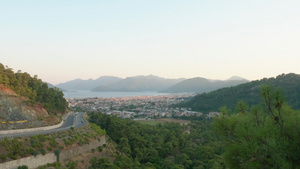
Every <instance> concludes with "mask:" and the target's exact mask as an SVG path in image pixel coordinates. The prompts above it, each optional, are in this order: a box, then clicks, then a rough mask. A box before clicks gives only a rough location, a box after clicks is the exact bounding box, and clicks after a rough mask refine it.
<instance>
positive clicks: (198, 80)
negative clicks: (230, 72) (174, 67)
mask: <svg viewBox="0 0 300 169" xmlns="http://www.w3.org/2000/svg"><path fill="white" fill-rule="evenodd" d="M246 82H249V81H248V80H246V79H244V78H241V77H237V76H233V77H231V78H229V79H228V80H224V81H222V80H209V79H205V78H202V77H195V78H191V79H186V80H184V81H182V82H179V83H177V84H175V85H173V86H171V87H170V88H168V89H166V90H163V91H162V92H167V93H179V92H195V93H204V92H210V91H213V90H216V89H220V88H223V87H230V86H236V85H239V84H242V83H246Z"/></svg>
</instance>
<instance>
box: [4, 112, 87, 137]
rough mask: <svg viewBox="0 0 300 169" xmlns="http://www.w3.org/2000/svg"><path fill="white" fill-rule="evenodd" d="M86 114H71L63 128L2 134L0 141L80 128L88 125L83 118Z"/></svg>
mask: <svg viewBox="0 0 300 169" xmlns="http://www.w3.org/2000/svg"><path fill="white" fill-rule="evenodd" d="M83 114H84V112H76V113H74V114H71V115H69V116H67V117H66V118H65V121H64V123H63V124H62V125H61V127H58V128H55V129H50V130H39V131H32V132H20V133H14V134H1V135H0V139H4V138H5V137H8V138H13V137H24V136H33V135H39V134H50V133H55V132H60V131H64V130H69V129H70V128H71V127H74V128H79V127H83V126H85V125H87V122H86V121H85V120H84V118H83Z"/></svg>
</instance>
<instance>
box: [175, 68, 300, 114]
mask: <svg viewBox="0 0 300 169" xmlns="http://www.w3.org/2000/svg"><path fill="white" fill-rule="evenodd" d="M264 84H269V85H271V86H273V87H275V88H278V87H279V88H280V90H281V92H282V93H283V96H284V98H285V99H286V102H287V103H288V104H289V105H290V106H291V107H292V108H294V109H300V75H297V74H294V73H290V74H282V75H279V76H277V77H276V78H264V79H261V80H256V81H252V82H249V83H245V84H241V85H238V86H235V87H228V88H222V89H218V90H215V91H212V92H209V93H204V94H200V95H197V96H195V97H194V98H192V99H191V100H190V101H188V102H186V103H181V104H178V105H176V106H178V107H190V108H192V109H193V110H196V111H201V112H204V113H207V112H210V111H218V110H219V108H220V107H222V106H226V107H227V108H229V109H232V110H233V109H234V107H235V105H236V103H237V102H238V101H241V100H243V101H244V102H245V103H247V104H248V105H255V104H258V103H261V102H262V98H261V95H260V92H261V86H262V85H264Z"/></svg>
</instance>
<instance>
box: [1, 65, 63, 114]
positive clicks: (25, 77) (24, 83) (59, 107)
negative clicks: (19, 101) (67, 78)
mask: <svg viewBox="0 0 300 169" xmlns="http://www.w3.org/2000/svg"><path fill="white" fill-rule="evenodd" d="M0 84H1V85H4V86H6V87H9V88H10V89H12V90H14V91H15V92H16V93H17V94H18V95H20V96H24V97H27V98H29V99H30V102H32V103H37V102H39V103H41V104H42V105H43V106H44V107H45V109H46V110H47V111H48V113H50V114H57V113H63V112H65V111H66V109H67V101H66V100H65V99H64V97H63V93H62V92H61V91H60V90H59V89H58V88H48V85H47V83H44V82H42V80H41V79H38V78H37V76H34V77H31V76H30V75H29V74H28V73H26V72H25V73H22V72H21V71H20V70H19V71H18V72H17V73H15V72H14V71H13V70H12V69H11V68H8V67H4V66H3V64H1V63H0Z"/></svg>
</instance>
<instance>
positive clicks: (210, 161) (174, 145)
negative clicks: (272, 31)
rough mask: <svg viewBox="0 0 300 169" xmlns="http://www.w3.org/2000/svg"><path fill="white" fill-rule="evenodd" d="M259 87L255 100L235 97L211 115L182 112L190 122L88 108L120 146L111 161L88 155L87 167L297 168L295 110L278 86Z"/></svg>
mask: <svg viewBox="0 0 300 169" xmlns="http://www.w3.org/2000/svg"><path fill="white" fill-rule="evenodd" d="M260 93H261V96H262V99H261V100H262V102H261V103H260V104H257V105H254V106H251V107H250V106H248V105H247V104H246V103H245V102H243V101H239V102H238V103H237V104H236V106H235V110H234V111H231V110H230V109H227V108H226V107H222V108H221V111H222V114H221V115H220V116H219V117H215V119H214V120H212V121H210V120H208V119H205V118H203V117H185V119H188V120H191V121H192V123H190V124H188V125H184V126H181V125H179V124H176V123H166V124H164V125H162V124H158V125H155V126H151V125H143V124H140V123H137V122H135V121H133V120H130V119H121V118H118V117H116V116H110V115H106V114H102V113H90V117H91V121H92V122H94V123H96V124H98V125H100V126H101V128H104V129H106V131H107V134H108V135H109V136H110V137H111V138H112V139H113V140H114V141H115V142H116V143H117V147H118V149H119V151H120V152H121V153H120V155H119V156H117V158H116V159H115V160H114V162H111V161H110V160H109V159H107V158H96V157H95V158H93V159H92V160H91V167H90V168H91V169H94V168H99V167H101V168H158V169H159V168H187V169H189V168H218V169H220V168H224V169H227V168H233V169H235V168H236V169H248V168H255V169H256V168H257V169H260V168H264V169H269V168H270V169H271V168H285V169H293V168H300V156H299V153H300V124H299V122H300V116H299V114H300V112H299V111H297V110H293V109H292V108H291V107H289V106H288V105H287V104H286V103H285V102H284V98H283V97H282V95H281V92H280V90H279V89H278V88H273V87H271V86H269V85H263V86H261V87H260Z"/></svg>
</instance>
